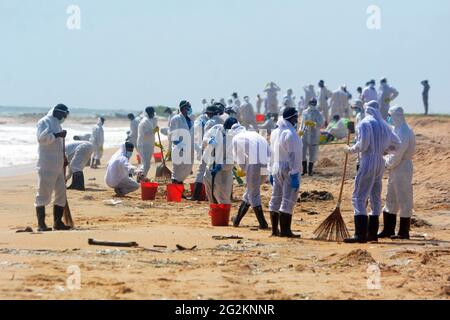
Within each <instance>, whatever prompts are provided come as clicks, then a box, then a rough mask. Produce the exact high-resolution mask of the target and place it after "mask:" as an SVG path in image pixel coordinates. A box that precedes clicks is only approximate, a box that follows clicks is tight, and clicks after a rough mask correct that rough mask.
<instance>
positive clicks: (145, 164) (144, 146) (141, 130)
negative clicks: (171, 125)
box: [137, 112, 158, 177]
mask: <svg viewBox="0 0 450 320" xmlns="http://www.w3.org/2000/svg"><path fill="white" fill-rule="evenodd" d="M157 126H158V119H157V118H156V117H153V118H152V119H150V117H149V115H148V114H147V112H144V116H143V118H142V120H141V122H140V123H139V127H138V140H137V149H138V152H139V155H140V156H141V161H142V168H141V173H142V175H143V176H144V177H147V175H148V172H149V171H150V163H151V160H152V157H153V153H154V150H155V129H156V127H157Z"/></svg>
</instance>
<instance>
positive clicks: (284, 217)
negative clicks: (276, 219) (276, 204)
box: [280, 212, 301, 238]
mask: <svg viewBox="0 0 450 320" xmlns="http://www.w3.org/2000/svg"><path fill="white" fill-rule="evenodd" d="M291 224H292V214H287V213H283V212H280V226H281V232H280V236H281V237H283V238H300V237H301V236H300V235H298V234H293V233H292V230H291Z"/></svg>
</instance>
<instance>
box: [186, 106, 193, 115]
mask: <svg viewBox="0 0 450 320" xmlns="http://www.w3.org/2000/svg"><path fill="white" fill-rule="evenodd" d="M187 115H188V116H191V115H192V108H189V109H188V112H187Z"/></svg>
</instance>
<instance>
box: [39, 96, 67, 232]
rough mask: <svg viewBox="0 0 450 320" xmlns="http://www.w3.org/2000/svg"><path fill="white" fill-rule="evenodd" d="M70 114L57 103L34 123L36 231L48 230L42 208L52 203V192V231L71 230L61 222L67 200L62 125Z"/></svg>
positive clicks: (63, 131)
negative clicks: (36, 189) (53, 198)
mask: <svg viewBox="0 0 450 320" xmlns="http://www.w3.org/2000/svg"><path fill="white" fill-rule="evenodd" d="M68 115H69V109H68V108H67V107H66V106H65V105H63V104H59V105H57V106H56V107H54V108H53V109H51V110H50V111H49V113H48V114H47V115H46V116H45V117H43V118H42V119H40V120H39V121H38V123H37V141H38V143H39V149H38V162H37V172H38V191H37V194H36V199H35V203H34V205H35V207H36V215H37V220H38V231H40V232H46V231H51V230H52V229H51V228H48V227H47V225H46V223H45V206H47V205H49V204H50V202H51V200H52V193H53V192H55V200H54V202H53V204H54V206H53V218H54V225H53V228H54V229H55V230H69V229H70V228H69V227H68V226H66V225H64V223H63V222H62V217H63V213H64V207H65V206H66V203H67V198H66V179H65V176H64V166H65V165H66V164H67V163H66V161H67V159H66V156H65V154H64V150H63V144H64V141H63V140H64V139H65V138H66V135H67V132H66V131H65V130H63V129H62V127H61V124H62V123H63V122H64V120H65V119H66V118H67V116H68Z"/></svg>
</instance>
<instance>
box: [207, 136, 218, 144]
mask: <svg viewBox="0 0 450 320" xmlns="http://www.w3.org/2000/svg"><path fill="white" fill-rule="evenodd" d="M208 144H209V145H210V146H215V145H217V141H216V138H215V137H212V138H210V139H209V141H208Z"/></svg>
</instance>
